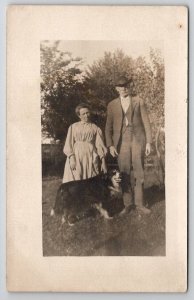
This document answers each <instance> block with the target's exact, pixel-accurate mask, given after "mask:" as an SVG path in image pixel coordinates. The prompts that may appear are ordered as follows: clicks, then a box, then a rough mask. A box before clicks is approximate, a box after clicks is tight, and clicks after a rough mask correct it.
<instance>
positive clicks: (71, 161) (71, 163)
mask: <svg viewBox="0 0 194 300" xmlns="http://www.w3.org/2000/svg"><path fill="white" fill-rule="evenodd" d="M69 163H70V168H71V170H73V171H75V169H76V160H75V156H74V155H71V156H70V158H69Z"/></svg>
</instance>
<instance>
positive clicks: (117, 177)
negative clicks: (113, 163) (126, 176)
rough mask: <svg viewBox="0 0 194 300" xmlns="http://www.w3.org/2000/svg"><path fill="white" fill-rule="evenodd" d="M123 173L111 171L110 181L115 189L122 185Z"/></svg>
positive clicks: (115, 170)
mask: <svg viewBox="0 0 194 300" xmlns="http://www.w3.org/2000/svg"><path fill="white" fill-rule="evenodd" d="M121 180H122V178H121V173H120V171H119V170H117V169H113V170H110V172H109V181H110V183H111V185H112V186H113V187H117V186H118V185H120V183H121Z"/></svg>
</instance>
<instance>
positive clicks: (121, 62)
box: [87, 49, 164, 138]
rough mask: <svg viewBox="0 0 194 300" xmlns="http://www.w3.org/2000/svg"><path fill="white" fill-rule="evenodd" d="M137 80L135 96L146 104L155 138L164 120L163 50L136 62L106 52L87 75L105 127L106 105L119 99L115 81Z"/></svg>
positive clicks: (95, 103) (120, 52)
mask: <svg viewBox="0 0 194 300" xmlns="http://www.w3.org/2000/svg"><path fill="white" fill-rule="evenodd" d="M121 75H122V76H123V75H124V76H126V77H128V78H131V77H132V78H133V82H134V87H133V93H134V94H139V95H140V96H141V97H142V98H143V99H144V100H145V102H146V105H147V108H148V111H149V117H150V121H151V126H152V132H153V138H154V137H155V134H156V130H157V127H158V124H159V123H161V122H163V121H164V62H163V59H162V57H161V55H160V52H159V51H156V50H153V49H150V60H149V61H147V60H146V59H145V57H142V56H141V57H138V58H137V59H133V58H131V57H129V56H127V55H125V54H124V53H123V51H122V50H117V51H115V52H114V53H111V52H105V54H104V57H103V58H101V59H99V60H98V61H96V62H94V64H93V65H92V66H90V67H89V70H88V72H87V84H88V87H89V90H90V97H91V99H92V101H93V105H94V106H96V107H99V108H100V109H99V110H98V112H99V113H100V115H101V116H102V120H101V124H102V126H104V120H105V114H106V106H107V104H108V102H109V101H110V100H112V99H114V98H115V97H117V93H116V90H115V80H116V79H117V78H118V77H119V76H121Z"/></svg>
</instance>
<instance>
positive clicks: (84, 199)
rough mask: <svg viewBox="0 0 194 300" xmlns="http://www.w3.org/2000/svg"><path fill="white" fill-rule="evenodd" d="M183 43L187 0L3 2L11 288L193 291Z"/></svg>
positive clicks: (8, 279)
mask: <svg viewBox="0 0 194 300" xmlns="http://www.w3.org/2000/svg"><path fill="white" fill-rule="evenodd" d="M121 20H122V22H121ZM187 51H188V9H187V8H186V7H184V6H119V5H117V6H114V5H112V6H108V5H107V6H100V5H99V6H92V5H91V6H86V5H83V6H78V5H74V6H71V5H60V6H58V5H52V6H49V5H10V6H9V7H8V10H7V237H6V243H7V244H6V245H7V248H6V253H7V260H6V263H7V266H6V268H7V290H8V291H12V292H16V291H23V292H27V291H28V292H29V291H34V292H38V291H43V292H45V291H49V292H51V291H52V292H185V291H186V290H187V109H188V91H187V88H188V79H187V74H188V54H187Z"/></svg>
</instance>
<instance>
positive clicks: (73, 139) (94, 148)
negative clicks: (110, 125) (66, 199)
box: [63, 121, 107, 183]
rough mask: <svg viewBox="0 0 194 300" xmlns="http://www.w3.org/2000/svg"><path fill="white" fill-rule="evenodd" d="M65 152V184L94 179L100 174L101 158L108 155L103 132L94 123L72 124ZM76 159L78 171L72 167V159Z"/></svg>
mask: <svg viewBox="0 0 194 300" xmlns="http://www.w3.org/2000/svg"><path fill="white" fill-rule="evenodd" d="M63 152H64V153H65V154H66V156H67V160H66V163H65V170H64V176H63V183H65V182H69V181H74V180H81V179H87V178H91V177H94V176H96V175H98V174H99V172H100V171H99V158H100V159H101V158H102V157H104V156H105V155H106V153H107V149H106V147H105V145H104V141H103V136H102V131H101V129H100V128H99V127H97V126H96V125H95V124H93V123H84V122H82V121H80V122H77V123H74V124H72V125H71V126H70V127H69V129H68V133H67V138H66V141H65V146H64V149H63ZM72 155H74V156H75V159H76V170H72V169H71V167H70V162H69V160H70V157H71V156H72Z"/></svg>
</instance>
